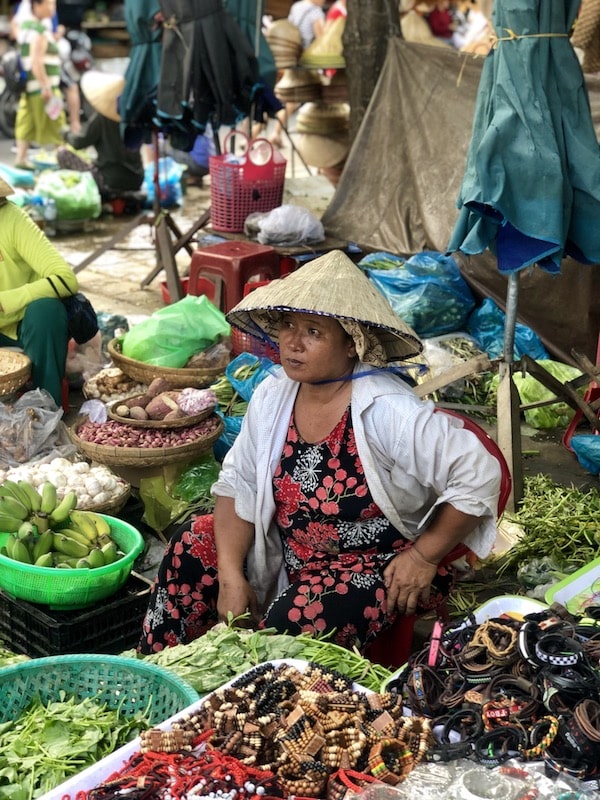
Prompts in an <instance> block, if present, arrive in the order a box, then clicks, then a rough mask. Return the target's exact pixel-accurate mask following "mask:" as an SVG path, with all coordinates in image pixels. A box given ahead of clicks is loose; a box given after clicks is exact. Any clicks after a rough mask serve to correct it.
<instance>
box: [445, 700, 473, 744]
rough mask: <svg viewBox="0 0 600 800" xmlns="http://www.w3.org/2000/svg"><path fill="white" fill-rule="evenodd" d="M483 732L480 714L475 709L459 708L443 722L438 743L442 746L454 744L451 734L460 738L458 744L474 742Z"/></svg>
mask: <svg viewBox="0 0 600 800" xmlns="http://www.w3.org/2000/svg"><path fill="white" fill-rule="evenodd" d="M482 732H483V721H482V719H481V714H479V713H478V712H477V711H476V710H475V709H468V708H461V709H459V710H458V711H455V712H454V713H452V714H450V715H449V716H448V718H447V719H446V720H445V722H444V726H443V728H442V733H441V734H440V741H441V743H442V744H454V742H453V741H452V738H451V734H452V733H456V734H458V735H459V736H460V742H468V743H473V742H475V741H476V740H477V739H478V738H479V736H480V735H481V733H482Z"/></svg>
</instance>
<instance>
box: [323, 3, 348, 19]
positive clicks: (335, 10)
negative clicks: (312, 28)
mask: <svg viewBox="0 0 600 800" xmlns="http://www.w3.org/2000/svg"><path fill="white" fill-rule="evenodd" d="M347 16H348V9H347V8H346V0H335V3H333V4H332V5H331V6H330V7H329V8H328V10H327V13H326V14H325V24H327V23H328V22H335V20H336V19H338V17H347Z"/></svg>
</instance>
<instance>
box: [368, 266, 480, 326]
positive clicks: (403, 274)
mask: <svg viewBox="0 0 600 800" xmlns="http://www.w3.org/2000/svg"><path fill="white" fill-rule="evenodd" d="M383 256H385V261H383V258H382V257H383ZM395 260H397V261H398V266H396V267H394V266H393V263H394V261H395ZM378 262H379V263H382V262H383V263H385V268H384V269H374V268H371V267H370V266H369V265H370V264H377V263H378ZM390 263H391V264H392V266H391V267H390ZM358 266H359V267H361V268H362V269H365V267H366V269H365V272H366V274H367V276H368V277H369V278H370V279H371V281H372V282H373V283H374V284H375V286H377V288H378V289H379V290H380V291H381V293H382V294H383V295H384V297H386V298H387V300H388V301H389V303H390V305H391V306H392V308H393V309H394V311H395V312H396V314H398V316H399V317H401V318H402V319H403V320H404V321H405V322H406V323H407V324H408V325H410V326H411V327H412V328H413V329H414V331H415V332H416V333H417V334H418V335H419V336H422V337H424V338H428V337H431V336H440V335H441V334H444V333H452V332H453V331H458V330H464V325H465V322H466V320H467V317H468V315H469V313H470V312H471V311H472V309H473V308H474V307H475V297H474V296H473V293H472V292H471V290H470V288H469V286H468V284H467V283H466V281H465V279H464V278H463V277H462V275H461V274H460V270H459V269H458V266H457V264H456V262H455V261H454V259H453V258H452V257H451V256H446V255H443V254H442V253H438V252H435V251H425V252H423V253H417V254H416V255H413V256H411V257H410V258H408V259H407V260H406V261H403V260H402V259H401V258H399V257H398V256H395V257H394V256H393V255H392V254H389V253H377V254H371V255H369V256H366V257H365V258H364V259H362V260H361V261H360V262H359V264H358Z"/></svg>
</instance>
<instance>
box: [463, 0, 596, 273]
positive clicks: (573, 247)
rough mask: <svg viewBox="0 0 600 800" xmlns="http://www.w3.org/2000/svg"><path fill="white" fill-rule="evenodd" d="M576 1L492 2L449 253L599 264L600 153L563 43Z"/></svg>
mask: <svg viewBox="0 0 600 800" xmlns="http://www.w3.org/2000/svg"><path fill="white" fill-rule="evenodd" d="M579 5H580V0H496V2H495V3H494V12H493V23H494V29H495V32H496V36H497V38H498V41H497V43H496V45H495V46H494V47H493V49H492V50H491V51H490V53H489V55H488V56H487V57H486V59H485V62H484V65H483V69H482V73H481V80H480V84H479V90H478V94H477V100H476V107H475V115H474V119H473V130H472V138H471V143H470V146H469V151H468V155H467V164H466V169H465V174H464V177H463V181H462V186H461V189H460V193H459V198H458V203H457V205H458V208H459V209H460V213H459V218H458V221H457V223H456V225H455V227H454V231H453V233H452V236H451V239H450V243H449V246H448V251H449V252H454V251H458V250H460V251H462V252H463V253H465V254H467V255H474V254H477V253H482V252H484V250H486V248H489V249H490V250H491V251H492V252H493V253H495V255H496V257H497V261H498V269H499V270H500V272H502V273H505V274H512V273H515V272H517V271H518V270H521V269H523V268H524V267H527V266H529V265H532V264H537V265H538V266H540V267H542V268H543V269H545V270H547V271H549V272H559V271H560V267H561V261H562V259H563V257H565V256H567V255H568V256H571V257H573V258H574V259H576V260H577V261H579V262H581V263H584V264H585V263H589V264H595V263H598V262H600V146H599V145H598V140H597V138H596V133H595V131H594V127H593V124H592V117H591V113H590V106H589V98H588V95H587V90H586V87H585V83H584V78H583V74H582V71H581V68H580V65H579V62H578V60H577V57H576V55H575V51H574V50H573V47H572V45H571V43H570V41H569V33H570V31H571V28H572V25H573V22H574V20H575V18H576V15H577V11H578V8H579Z"/></svg>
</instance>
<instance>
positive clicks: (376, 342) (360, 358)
mask: <svg viewBox="0 0 600 800" xmlns="http://www.w3.org/2000/svg"><path fill="white" fill-rule="evenodd" d="M227 318H228V321H229V322H230V323H231V324H233V325H235V326H236V327H240V328H241V329H242V330H244V331H246V332H247V331H249V330H252V332H253V334H254V335H258V336H262V337H264V339H265V340H267V341H269V340H270V341H275V342H278V344H279V352H280V358H281V368H277V369H276V370H275V372H274V374H273V375H270V376H268V377H266V378H265V379H264V380H263V381H262V382H261V383H260V385H259V386H258V387H257V388H256V390H255V392H254V394H253V396H252V398H251V400H250V403H249V404H248V410H247V413H246V416H245V418H244V421H243V424H242V428H241V431H240V433H239V435H238V437H237V438H236V440H235V442H234V444H233V447H232V448H231V450H229V452H228V453H227V455H226V456H225V458H224V460H223V464H222V469H221V472H220V475H219V477H218V479H217V481H216V483H215V484H214V485H213V487H212V493H213V495H214V496H215V507H214V515H203V516H194V515H192V517H191V518H190V519H188V520H187V521H186V522H184V523H183V524H182V525H181V527H180V528H179V530H178V531H177V532H176V533H175V534H174V535H173V537H172V538H171V539H170V543H169V545H168V547H167V550H166V552H165V555H164V557H163V560H162V562H161V565H160V567H159V571H158V576H157V579H156V582H155V584H154V586H153V589H152V592H151V598H150V602H149V606H148V610H147V613H146V616H145V620H144V623H143V630H142V635H141V639H140V643H139V645H138V648H139V650H140V652H142V653H151V652H157V651H160V650H162V649H163V648H165V647H168V646H171V645H175V644H177V643H179V642H189V641H192V640H193V639H195V638H197V637H198V636H200V635H201V634H202V633H204V632H205V631H206V630H207V628H209V627H210V626H211V625H213V624H215V623H216V622H217V620H218V619H227V617H228V615H229V614H231V615H233V617H234V618H238V617H249V621H250V622H251V623H252V624H254V625H258V626H268V627H271V626H272V627H274V628H275V629H276V630H277V631H278V632H280V633H283V632H287V633H291V634H300V633H307V632H308V633H313V634H331V636H332V639H331V641H333V642H335V643H336V644H338V645H341V646H344V647H347V648H353V647H357V648H359V649H360V650H361V651H363V650H364V648H365V647H366V646H368V645H369V643H371V642H372V641H374V639H375V638H376V637H377V636H378V635H379V634H380V633H381V631H383V630H385V629H386V628H388V627H389V626H390V625H392V624H393V623H394V621H395V619H396V618H397V617H398V615H405V614H406V615H411V614H414V613H415V611H418V610H424V609H432V608H435V607H436V606H437V604H438V603H440V602H441V601H442V599H443V597H445V596H446V595H447V594H448V592H449V591H450V589H451V587H452V585H453V580H454V574H455V573H454V569H453V567H452V566H451V564H450V562H451V561H452V560H453V558H454V557H455V556H454V554H455V553H456V552H457V551H456V548H457V547H458V546H460V545H463V552H464V549H466V548H469V549H471V550H472V551H473V552H475V554H476V555H478V556H480V557H485V556H486V555H488V554H489V552H490V551H491V548H492V546H493V544H494V542H495V539H496V524H495V520H496V515H497V509H498V495H499V487H500V477H501V471H500V465H499V462H498V460H497V459H496V458H495V457H494V456H492V455H491V454H490V453H488V451H487V450H486V448H485V446H484V445H483V444H482V443H481V442H480V441H479V439H478V438H477V437H476V436H475V434H473V433H471V432H470V431H468V430H466V429H465V428H463V427H462V423H461V422H460V421H459V420H457V419H456V418H453V417H451V416H450V415H448V414H444V413H436V410H435V407H434V405H433V403H432V402H424V401H422V400H421V399H419V398H418V397H417V395H416V394H415V393H414V392H413V390H412V388H411V386H410V385H409V383H407V382H406V381H405V380H403V379H402V377H400V375H399V374H398V373H397V372H396V371H394V370H392V369H390V362H394V361H407V360H409V359H412V358H414V357H415V356H417V355H418V354H419V353H420V352H421V351H422V343H421V341H420V340H419V338H418V337H417V335H416V334H415V333H414V331H412V329H411V328H410V327H409V326H408V325H406V324H405V323H404V322H403V321H402V320H401V319H400V318H399V317H398V316H397V314H396V313H395V312H394V311H393V309H392V307H391V306H390V304H389V303H388V301H387V299H386V298H385V297H384V296H383V294H382V293H381V292H380V291H379V290H378V289H377V288H376V287H375V286H374V285H373V284H372V282H371V281H370V280H369V279H368V278H367V276H366V275H365V274H364V273H363V272H362V271H361V270H360V269H359V268H358V267H357V266H355V264H354V263H353V262H352V261H351V260H350V259H349V258H348V256H346V255H345V254H344V253H342V252H341V251H332V252H329V253H327V254H325V255H323V256H321V257H319V258H316V259H314V260H313V261H310V262H309V263H308V264H306V265H305V266H303V267H301V268H300V269H298V270H296V271H295V272H292V273H291V274H290V275H288V276H286V277H285V278H283V279H280V280H275V281H271V282H270V283H269V284H268V285H267V286H263V287H260V288H258V289H255V290H254V291H253V292H251V293H250V294H249V295H248V296H247V297H246V298H244V299H243V300H242V301H241V302H240V303H238V304H237V305H236V306H235V307H234V308H233V309H232V310H231V311H230V312H229V313H228V314H227ZM413 367H414V364H413Z"/></svg>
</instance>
